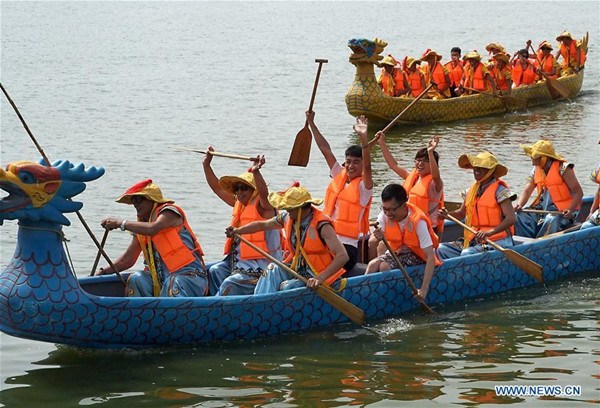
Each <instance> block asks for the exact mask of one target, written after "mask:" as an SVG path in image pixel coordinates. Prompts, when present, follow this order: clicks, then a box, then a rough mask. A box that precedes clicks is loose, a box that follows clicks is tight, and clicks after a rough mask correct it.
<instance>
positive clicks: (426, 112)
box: [346, 36, 587, 124]
mask: <svg viewBox="0 0 600 408" xmlns="http://www.w3.org/2000/svg"><path fill="white" fill-rule="evenodd" d="M586 37H587V36H586ZM586 37H584V38H583V40H582V43H583V44H584V45H585V48H584V50H585V51H587V38H586ZM386 46H387V42H385V41H383V40H381V39H378V38H375V39H374V40H373V41H371V40H366V39H352V40H350V41H348V47H350V49H351V50H352V55H350V58H349V60H350V63H351V64H353V65H354V66H356V75H355V77H354V82H353V83H352V86H351V87H350V89H349V90H348V93H347V94H346V107H347V108H348V112H349V113H350V114H351V115H352V116H360V115H365V116H366V117H367V118H368V119H369V120H370V121H372V122H376V123H380V122H382V123H389V122H390V121H391V120H392V119H394V118H395V117H396V116H397V115H398V114H399V113H400V112H402V111H403V110H404V109H405V108H406V107H407V106H408V105H409V104H410V103H411V102H413V101H414V99H413V98H406V97H404V98H402V97H398V98H396V97H392V96H389V95H386V94H385V93H383V91H382V90H381V88H380V87H379V85H378V84H377V79H376V78H375V69H374V65H376V64H377V63H378V61H379V60H381V59H383V56H381V55H380V54H381V53H382V52H383V50H384V49H385V47H386ZM583 72H584V70H583V69H582V70H580V71H579V72H578V73H576V74H573V75H569V76H565V77H561V78H559V79H558V81H559V82H560V83H561V84H562V85H563V86H564V87H565V88H566V89H567V90H568V98H569V99H570V98H573V97H575V96H576V95H577V94H578V93H579V91H580V89H581V85H582V83H583ZM511 96H513V97H517V98H521V99H524V100H526V101H527V106H528V107H531V106H537V105H544V104H548V103H551V102H554V101H555V99H553V98H552V95H551V94H550V91H549V90H548V87H547V86H546V84H545V81H542V82H538V83H535V84H533V85H530V86H526V87H521V88H516V89H513V90H512V93H511ZM506 110H507V105H506V104H505V103H504V102H503V101H502V100H501V99H500V98H496V97H492V96H490V95H481V94H477V95H469V96H462V97H458V98H449V99H439V100H432V99H421V100H419V101H417V103H415V105H414V106H413V107H412V108H411V109H409V110H408V111H407V112H406V113H405V114H403V115H402V118H401V119H400V120H399V121H398V123H399V124H401V123H404V124H425V123H439V122H451V121H455V120H462V119H470V118H476V117H481V116H488V115H493V114H500V113H504V112H506Z"/></svg>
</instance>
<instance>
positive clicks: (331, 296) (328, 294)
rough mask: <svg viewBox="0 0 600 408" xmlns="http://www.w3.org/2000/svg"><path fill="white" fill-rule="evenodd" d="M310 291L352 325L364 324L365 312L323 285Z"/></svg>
mask: <svg viewBox="0 0 600 408" xmlns="http://www.w3.org/2000/svg"><path fill="white" fill-rule="evenodd" d="M235 237H236V238H238V239H239V240H240V241H242V242H243V243H245V244H246V245H248V246H250V247H251V248H252V249H254V250H256V251H257V252H259V253H260V254H261V255H262V256H264V257H265V258H267V259H268V260H269V261H271V262H273V263H274V264H277V265H278V266H279V267H280V268H282V269H283V270H285V271H286V272H287V273H289V274H290V275H292V276H293V277H294V278H296V279H299V280H301V281H302V282H304V283H306V282H307V281H308V279H306V278H305V277H304V276H302V275H299V274H298V273H297V272H296V271H294V270H293V269H292V268H290V267H289V266H287V265H286V264H284V263H283V262H281V261H279V260H278V259H276V258H274V257H273V256H271V255H270V254H269V253H268V252H265V251H263V250H262V249H261V248H259V247H257V246H256V245H254V244H253V243H252V242H250V241H248V240H247V239H246V238H244V237H242V236H241V235H240V234H235ZM311 289H312V290H314V291H315V292H316V293H317V295H319V296H321V298H322V299H323V300H324V301H326V302H327V303H329V304H330V305H331V306H333V307H335V308H336V309H337V310H339V311H340V312H341V313H343V314H344V315H346V316H347V317H348V318H349V319H350V320H352V321H353V322H354V323H356V324H358V325H361V326H362V325H363V324H364V323H365V312H363V310H362V309H361V308H359V307H357V306H354V305H353V304H352V303H350V302H348V301H347V300H346V299H344V298H343V297H341V296H339V295H338V294H336V293H335V292H333V291H332V290H331V289H328V288H326V287H325V286H323V285H318V286H315V287H314V288H311Z"/></svg>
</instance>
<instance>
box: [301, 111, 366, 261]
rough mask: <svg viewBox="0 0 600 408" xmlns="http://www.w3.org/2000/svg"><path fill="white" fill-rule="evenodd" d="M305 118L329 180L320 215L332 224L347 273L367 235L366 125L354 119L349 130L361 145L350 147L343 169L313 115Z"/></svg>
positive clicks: (312, 113) (362, 121)
mask: <svg viewBox="0 0 600 408" xmlns="http://www.w3.org/2000/svg"><path fill="white" fill-rule="evenodd" d="M306 118H307V120H308V126H309V127H310V130H311V131H312V134H313V137H314V139H315V142H316V143H317V147H318V148H319V150H320V151H321V153H322V154H323V157H324V158H325V161H326V162H327V166H329V176H330V177H331V178H332V180H331V182H330V183H329V185H328V186H327V190H326V191H325V208H324V209H323V212H324V213H325V214H326V215H327V216H329V217H331V219H332V220H333V223H334V227H335V231H336V233H337V236H338V238H339V240H340V241H341V242H342V244H344V247H345V248H346V251H347V252H348V257H349V260H348V262H347V263H346V265H344V269H345V270H347V271H350V270H351V269H352V268H354V265H356V262H357V261H358V240H359V238H360V236H361V235H362V236H366V235H367V234H368V233H369V212H370V210H371V199H372V198H373V176H372V169H371V146H370V145H369V143H368V139H367V128H368V121H367V118H366V117H364V116H360V117H358V118H356V123H355V124H354V126H353V127H352V129H353V130H354V131H355V132H356V133H357V134H358V137H359V139H360V142H361V145H352V146H350V147H348V148H347V149H346V151H345V160H344V164H343V166H342V165H341V164H340V163H339V162H338V161H337V159H336V158H335V156H334V154H333V152H332V151H331V146H330V145H329V143H328V142H327V139H325V137H324V136H323V135H322V134H321V132H320V131H319V128H317V125H316V124H315V113H314V112H307V113H306Z"/></svg>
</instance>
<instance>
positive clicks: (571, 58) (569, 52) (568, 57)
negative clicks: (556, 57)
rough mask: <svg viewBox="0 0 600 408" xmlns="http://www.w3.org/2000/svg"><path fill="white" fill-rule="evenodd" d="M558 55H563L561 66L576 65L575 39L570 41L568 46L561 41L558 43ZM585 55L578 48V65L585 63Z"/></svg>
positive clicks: (574, 66)
mask: <svg viewBox="0 0 600 408" xmlns="http://www.w3.org/2000/svg"><path fill="white" fill-rule="evenodd" d="M560 55H561V56H562V57H563V62H562V67H563V69H565V68H569V67H573V68H578V66H577V44H576V41H574V40H573V41H571V44H570V45H569V48H568V49H567V47H566V46H565V44H564V43H563V42H561V43H560ZM585 60H586V55H585V52H583V50H582V49H580V50H579V67H582V66H584V65H585Z"/></svg>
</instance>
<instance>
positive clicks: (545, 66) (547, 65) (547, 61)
mask: <svg viewBox="0 0 600 408" xmlns="http://www.w3.org/2000/svg"><path fill="white" fill-rule="evenodd" d="M537 56H538V60H539V61H540V62H541V63H542V65H541V67H542V71H543V72H544V73H545V74H546V75H548V77H549V78H552V79H556V78H557V75H556V72H555V73H554V75H549V73H550V72H552V71H553V70H554V65H555V63H556V60H555V59H554V55H552V54H548V55H544V53H543V52H542V51H538V53H537ZM534 65H535V67H536V68H539V67H540V63H539V62H538V61H537V60H536V61H535V62H534Z"/></svg>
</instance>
